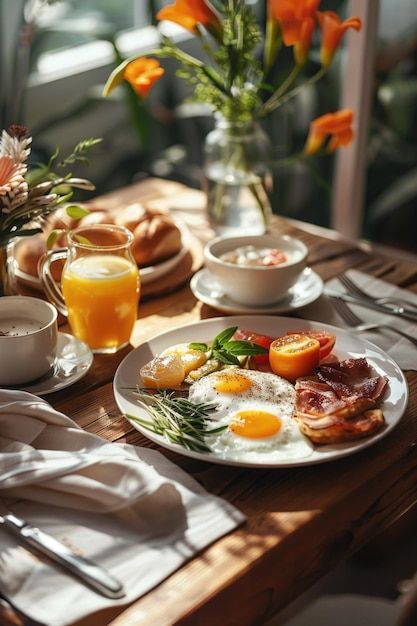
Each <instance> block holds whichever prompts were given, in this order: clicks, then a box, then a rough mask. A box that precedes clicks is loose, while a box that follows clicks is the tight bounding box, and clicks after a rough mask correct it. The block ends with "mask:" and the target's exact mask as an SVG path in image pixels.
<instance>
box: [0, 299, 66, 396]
mask: <svg viewBox="0 0 417 626" xmlns="http://www.w3.org/2000/svg"><path fill="white" fill-rule="evenodd" d="M57 317H58V315H57V310H56V308H55V307H54V306H52V304H49V302H45V301H44V300H40V299H39V298H29V297H27V296H3V297H2V298H0V385H10V386H13V385H21V384H23V383H28V382H31V381H33V380H36V379H37V378H40V377H41V376H43V375H44V374H46V372H47V371H48V370H49V369H50V368H51V367H52V365H53V363H54V361H55V357H56V346H57V338H58V326H57Z"/></svg>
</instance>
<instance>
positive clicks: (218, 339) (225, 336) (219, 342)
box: [213, 326, 237, 350]
mask: <svg viewBox="0 0 417 626" xmlns="http://www.w3.org/2000/svg"><path fill="white" fill-rule="evenodd" d="M236 331H237V326H231V327H230V328H225V330H222V332H221V333H219V334H218V335H216V336H215V338H214V339H213V350H215V349H216V348H219V347H220V346H223V344H225V343H227V342H228V341H229V339H231V338H232V337H233V335H234V334H235V332H236Z"/></svg>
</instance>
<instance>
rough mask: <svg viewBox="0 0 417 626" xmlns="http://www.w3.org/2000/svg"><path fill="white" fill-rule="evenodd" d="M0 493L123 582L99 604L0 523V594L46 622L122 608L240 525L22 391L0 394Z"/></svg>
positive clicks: (147, 456) (150, 460)
mask: <svg viewBox="0 0 417 626" xmlns="http://www.w3.org/2000/svg"><path fill="white" fill-rule="evenodd" d="M0 497H1V498H2V499H3V504H4V503H5V504H6V505H7V506H8V507H9V508H10V509H11V510H12V511H13V512H14V513H15V514H16V515H19V516H21V517H23V518H24V519H26V520H27V521H29V522H30V523H32V524H34V525H37V526H39V527H40V528H41V529H42V530H45V531H46V532H48V533H50V534H51V535H53V536H55V537H56V538H57V539H59V540H60V541H63V542H64V543H66V544H67V545H70V546H71V547H72V548H73V549H74V550H75V551H78V552H79V553H81V554H82V555H83V556H86V557H87V558H90V559H92V560H93V561H95V562H96V563H97V564H99V565H101V566H103V567H104V568H105V569H107V571H109V573H111V574H112V575H113V576H115V577H116V578H117V579H118V580H120V582H122V583H123V585H124V588H125V591H126V597H125V598H123V599H122V600H110V599H107V598H104V597H103V596H101V595H99V594H98V593H95V592H94V591H92V590H90V589H89V588H87V587H86V586H84V585H83V584H82V583H80V582H78V581H77V580H76V579H75V578H73V577H71V576H70V575H67V574H65V573H63V572H62V571H61V570H60V569H59V568H58V567H57V566H55V565H53V564H52V563H51V562H50V561H48V560H47V559H39V558H38V557H35V556H34V554H32V553H31V552H29V551H28V550H26V549H24V548H23V547H22V546H19V545H18V543H17V540H16V539H15V538H14V537H13V536H11V535H10V534H9V533H8V532H7V531H6V530H5V529H3V528H2V525H1V524H0V589H1V590H2V592H3V593H4V594H5V596H6V597H8V598H9V599H10V600H11V601H12V602H13V604H14V605H15V606H16V607H17V608H19V609H20V610H22V611H23V612H25V613H26V614H28V615H30V616H31V617H32V618H33V619H36V620H38V621H40V622H44V623H45V624H48V626H63V625H65V624H69V623H71V622H73V621H75V620H77V619H80V618H81V617H84V616H86V615H88V614H90V613H92V612H95V611H97V610H99V609H103V608H106V607H109V606H111V605H115V604H125V603H128V602H132V601H133V600H134V599H136V598H138V597H139V596H141V595H142V594H144V593H145V592H146V591H148V590H149V589H151V588H152V587H154V586H155V585H156V584H158V583H159V582H160V581H161V580H163V579H164V578H166V577H167V576H168V575H169V574H171V573H172V572H173V571H174V570H176V569H177V568H178V567H180V565H181V564H182V563H184V562H185V561H186V560H187V559H189V558H190V557H192V556H193V555H194V554H195V553H196V552H197V551H199V550H201V549H202V548H204V547H205V546H207V545H208V544H210V543H211V542H213V541H214V540H215V539H218V538H219V537H221V536H222V535H224V534H225V533H227V532H229V531H231V530H232V529H233V528H235V527H236V526H238V525H239V524H240V523H242V522H243V520H244V516H243V515H242V514H241V513H240V512H239V511H237V509H235V508H234V507H233V506H231V505H229V504H228V503H227V502H225V501H224V500H222V499H221V498H217V497H215V496H213V495H211V494H209V493H207V492H206V491H205V490H204V489H203V488H202V487H201V486H200V485H199V484H198V483H197V482H196V481H195V480H193V479H192V478H191V477H190V476H188V475H187V474H185V473H184V472H183V471H182V470H181V469H180V468H178V467H177V466H176V465H174V464H172V463H171V462H170V461H168V460H167V459H166V458H165V457H164V456H163V455H161V454H160V453H159V452H156V451H155V450H150V449H145V448H137V447H135V446H131V445H125V444H113V443H109V442H106V441H105V440H103V439H101V438H100V437H98V436H96V435H93V434H91V433H87V432H86V431H84V430H82V429H81V428H79V427H78V425H77V424H76V423H75V422H73V421H72V420H70V419H69V418H68V417H66V416H65V415H63V414H62V413H58V412H57V411H55V410H54V409H53V408H52V407H51V406H50V405H49V404H47V402H45V401H44V400H42V399H40V398H38V397H36V396H34V395H32V394H29V393H25V392H22V391H8V390H7V391H6V390H0ZM16 499H17V500H16ZM2 512H4V511H2V509H1V508H0V515H1V513H2Z"/></svg>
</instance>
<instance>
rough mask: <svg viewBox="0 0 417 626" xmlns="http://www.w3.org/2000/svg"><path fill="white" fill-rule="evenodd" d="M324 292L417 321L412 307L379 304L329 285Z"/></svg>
mask: <svg viewBox="0 0 417 626" xmlns="http://www.w3.org/2000/svg"><path fill="white" fill-rule="evenodd" d="M324 294H325V295H326V296H331V297H332V298H339V300H343V301H344V302H348V303H349V304H357V305H358V306H362V307H364V308H365V309H372V310H373V311H378V312H379V313H385V314H386V315H393V316H395V317H401V318H403V319H406V320H410V321H412V322H415V323H417V313H416V312H415V311H413V310H412V309H402V310H401V311H398V310H395V309H392V308H391V307H389V306H386V305H384V304H379V303H378V302H373V301H370V300H366V298H361V297H360V296H356V295H352V294H348V293H344V292H341V291H335V290H334V289H331V288H329V287H325V289H324Z"/></svg>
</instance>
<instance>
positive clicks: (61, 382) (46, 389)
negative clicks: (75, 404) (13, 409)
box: [13, 332, 93, 396]
mask: <svg viewBox="0 0 417 626" xmlns="http://www.w3.org/2000/svg"><path fill="white" fill-rule="evenodd" d="M92 363H93V353H92V352H91V350H90V348H89V347H88V346H87V344H85V343H84V342H83V341H80V340H79V339H77V338H76V337H74V336H73V335H69V334H67V333H61V332H58V344H57V357H56V359H55V362H54V363H53V365H52V367H51V369H50V370H49V371H48V372H47V373H46V374H45V375H44V376H42V378H39V379H38V380H36V381H33V382H31V383H27V384H25V385H18V386H17V385H16V386H14V387H13V389H21V390H22V391H29V392H30V393H33V394H35V395H36V396H46V395H48V394H49V393H54V392H55V391H59V390H60V389H65V387H69V386H70V385H73V384H74V383H75V382H77V380H80V378H82V377H83V376H85V375H86V374H87V372H88V370H89V369H90V367H91V365H92Z"/></svg>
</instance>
